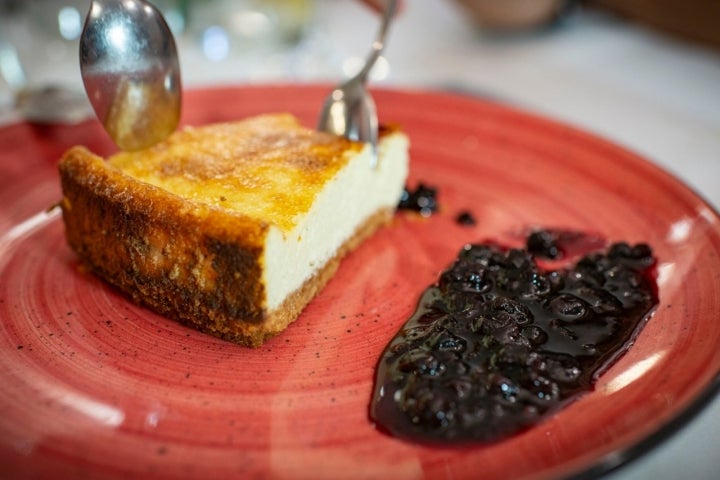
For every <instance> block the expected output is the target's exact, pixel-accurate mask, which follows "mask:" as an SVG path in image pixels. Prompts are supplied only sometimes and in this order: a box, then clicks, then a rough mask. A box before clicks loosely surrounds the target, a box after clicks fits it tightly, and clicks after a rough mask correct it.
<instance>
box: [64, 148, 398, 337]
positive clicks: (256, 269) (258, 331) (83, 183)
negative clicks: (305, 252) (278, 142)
mask: <svg viewBox="0 0 720 480" xmlns="http://www.w3.org/2000/svg"><path fill="white" fill-rule="evenodd" d="M59 170H60V178H61V184H62V190H63V199H62V201H61V204H60V205H61V208H62V212H63V219H64V222H65V227H66V237H67V241H68V244H69V245H70V246H71V248H72V249H73V250H74V251H75V252H76V253H77V254H78V256H79V257H80V259H81V260H82V261H83V262H84V263H86V264H87V265H88V266H89V267H90V268H91V269H92V270H93V271H94V272H96V273H97V274H98V275H100V276H101V277H103V278H104V279H105V280H107V281H108V282H109V283H111V284H113V285H115V286H117V287H118V288H120V289H121V290H123V291H125V292H126V293H128V294H130V295H131V296H132V298H133V299H134V300H135V301H137V302H138V303H143V304H145V305H148V306H149V307H151V308H152V309H154V310H156V311H157V312H159V313H161V314H163V315H165V316H167V317H169V318H172V319H175V320H177V321H180V322H181V323H184V324H187V325H189V326H192V327H194V328H196V329H199V330H201V331H204V332H207V333H210V334H212V335H215V336H218V337H221V338H225V339H228V340H231V341H234V342H237V343H240V344H244V345H248V346H254V347H257V346H259V345H261V344H262V343H263V342H264V341H265V339H267V338H268V337H270V336H273V335H275V334H277V333H279V332H281V331H282V330H284V329H285V328H286V327H287V326H288V325H289V324H290V323H291V322H292V321H294V320H295V319H296V318H297V316H298V315H299V314H300V312H301V311H302V310H303V309H304V307H305V306H306V305H307V303H309V302H310V300H312V298H313V297H314V296H315V295H316V294H317V293H318V292H319V291H320V290H321V289H322V288H323V287H324V286H325V284H326V283H327V282H328V281H329V280H330V278H332V276H333V274H334V273H335V271H336V270H337V268H338V265H339V263H340V260H341V259H342V257H343V256H344V255H345V254H347V252H349V251H350V250H352V249H353V248H355V247H356V246H357V245H359V244H360V243H361V242H362V241H363V240H364V239H365V238H367V237H368V236H369V235H371V234H372V233H373V232H374V231H375V230H376V229H377V228H378V227H379V226H381V225H382V224H383V223H386V222H387V221H389V220H390V218H391V216H392V210H391V209H387V210H383V211H379V212H377V213H376V214H375V215H374V216H372V217H370V218H369V219H368V220H367V221H366V222H365V223H364V224H363V225H361V226H360V227H359V228H358V230H357V231H356V232H355V234H354V235H353V236H352V237H351V238H350V239H349V240H348V241H347V242H346V243H345V244H344V245H343V246H342V247H341V248H340V249H339V250H338V252H337V253H336V255H335V257H334V258H333V259H331V260H330V261H329V262H327V264H326V265H325V266H324V267H322V268H321V269H320V270H318V271H317V272H316V273H315V274H314V276H313V277H312V278H310V279H309V280H308V281H306V282H305V283H304V284H303V285H302V286H301V287H300V288H299V289H298V290H296V291H295V292H293V293H292V294H290V295H289V296H288V297H287V298H286V299H285V301H284V302H283V303H282V305H280V307H278V308H276V309H275V310H273V311H268V310H267V308H266V306H265V304H264V299H265V292H264V286H263V282H262V274H263V272H262V264H263V249H264V245H265V238H266V235H267V233H268V228H269V227H268V225H267V224H265V223H263V222H259V221H258V220H257V219H254V218H250V217H247V216H244V215H243V214H240V213H237V212H233V211H232V210H227V209H223V208H219V207H217V206H214V205H211V204H206V203H202V202H194V201H191V200H188V199H185V198H183V197H182V196H179V195H175V194H172V193H170V192H168V191H167V190H165V189H164V188H160V187H156V186H153V185H150V184H148V183H146V182H142V181H138V180H137V179H136V178H134V177H133V176H131V175H127V174H126V173H124V172H122V171H121V170H120V169H118V168H117V167H116V166H114V165H113V164H112V162H107V161H105V160H104V159H102V158H100V157H98V156H96V155H94V154H92V153H91V152H89V151H88V150H87V149H85V148H83V147H74V148H72V149H70V150H69V151H68V152H66V154H65V155H64V156H63V158H62V159H61V161H60V164H59Z"/></svg>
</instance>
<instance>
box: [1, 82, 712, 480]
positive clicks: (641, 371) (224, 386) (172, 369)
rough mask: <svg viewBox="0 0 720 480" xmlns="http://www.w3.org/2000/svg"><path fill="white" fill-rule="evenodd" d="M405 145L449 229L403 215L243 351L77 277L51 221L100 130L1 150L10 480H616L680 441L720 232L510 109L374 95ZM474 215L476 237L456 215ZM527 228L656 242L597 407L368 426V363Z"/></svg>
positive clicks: (28, 130)
mask: <svg viewBox="0 0 720 480" xmlns="http://www.w3.org/2000/svg"><path fill="white" fill-rule="evenodd" d="M327 91H328V88H326V87H317V86H307V87H298V86H293V87H248V88H228V89H213V90H205V91H195V92H190V93H188V94H187V96H186V99H185V117H184V121H185V122H186V123H189V124H202V123H206V122H212V121H221V120H230V119H237V118H240V117H244V116H247V115H253V114H258V113H263V112H270V111H290V112H293V113H295V114H296V115H298V116H299V117H300V118H301V119H302V120H303V121H304V122H306V123H307V124H308V125H313V124H314V122H315V118H316V116H317V113H318V106H319V105H320V104H321V100H322V98H323V96H324V95H325V94H326V92H327ZM375 96H376V101H377V103H378V105H379V108H380V113H381V117H382V120H384V121H387V122H398V123H400V124H401V125H402V126H403V127H404V129H405V130H406V131H407V133H408V134H409V136H410V138H411V141H412V148H411V156H412V168H411V171H412V174H411V180H410V183H411V184H414V183H416V182H418V181H424V182H426V183H430V184H432V185H436V186H437V187H439V192H440V196H439V201H440V203H441V205H442V211H441V212H440V213H439V214H438V215H436V216H433V217H431V218H429V219H425V220H422V219H419V218H417V217H414V216H412V215H405V214H398V215H397V217H396V219H395V221H394V223H393V224H392V225H391V226H389V227H388V228H385V229H384V230H382V231H381V232H379V233H378V234H377V235H375V236H374V237H373V238H372V239H370V240H369V241H368V242H367V243H365V244H364V245H363V246H362V247H361V248H360V249H358V250H357V251H356V252H354V253H353V254H351V255H350V256H349V257H348V258H347V259H346V260H345V261H344V263H343V264H342V266H341V268H340V270H339V272H338V274H337V275H336V276H335V278H334V279H333V280H332V281H331V282H330V284H329V285H328V286H327V288H326V289H325V290H324V291H323V292H322V293H321V294H320V296H319V297H317V299H315V300H314V301H313V302H312V303H311V304H310V305H309V307H308V308H307V309H306V311H305V312H304V313H303V314H302V315H301V316H300V318H299V319H298V320H297V321H296V322H295V323H294V324H293V325H291V327H290V328H289V329H288V330H287V331H286V332H284V333H283V334H282V335H280V336H278V337H277V338H275V339H273V340H271V341H269V342H268V343H267V344H266V345H265V346H264V347H262V348H260V349H257V350H249V349H247V348H243V347H239V346H237V345H234V344H230V343H227V342H224V341H221V340H218V339H215V338H213V337H209V336H206V335H203V334H200V333H198V332H195V331H193V330H189V329H187V328H185V327H182V326H180V325H178V324H176V323H174V322H172V321H169V320H167V319H165V318H163V317H160V316H158V315H155V314H153V313H151V312H149V311H147V310H146V309H144V308H142V307H139V306H137V305H134V304H133V303H132V302H130V301H129V300H128V299H127V298H126V297H124V296H123V295H121V294H120V293H118V292H117V291H115V290H113V289H112V288H109V287H108V286H106V285H105V284H104V283H103V282H101V281H99V280H98V279H97V278H95V277H94V276H93V275H91V274H88V273H86V272H85V271H83V270H82V269H81V268H79V266H78V262H77V260H76V258H75V256H74V254H73V253H72V252H71V251H70V250H69V249H68V247H67V246H66V244H65V241H64V238H63V225H62V222H61V219H60V217H59V215H58V214H57V213H56V212H55V211H51V212H48V211H47V209H48V207H51V206H52V205H53V204H54V203H55V202H57V201H58V199H59V198H60V190H59V186H58V177H57V174H56V169H55V164H56V160H57V158H58V156H59V155H60V153H61V152H62V151H63V150H64V149H65V148H67V147H68V146H70V145H71V144H75V143H81V144H86V145H88V146H90V147H91V148H92V149H94V150H96V151H98V152H100V153H107V152H109V151H110V150H111V146H110V144H109V143H108V141H107V140H106V137H105V135H104V133H103V132H102V131H101V130H100V128H99V127H98V125H97V124H95V123H86V124H82V125H79V126H77V127H38V126H30V125H27V124H19V125H13V126H10V127H7V128H4V129H2V130H0V145H2V148H1V149H0V318H2V327H1V330H0V385H2V387H1V388H0V412H2V414H1V415H0V465H2V466H3V469H4V474H5V475H10V476H12V477H20V478H22V477H26V478H27V477H33V478H78V477H80V476H86V477H91V478H101V477H102V478H194V477H198V478H231V477H236V478H256V477H273V478H314V479H322V478H328V479H334V478H394V479H409V478H423V477H426V478H442V477H445V478H453V479H458V478H478V477H482V478H487V479H492V478H544V477H552V478H557V477H560V476H568V475H574V474H578V473H582V472H588V471H590V472H596V471H601V470H602V469H604V468H609V467H612V466H614V465H616V464H617V462H619V461H622V460H624V459H625V458H627V457H628V456H631V455H634V454H635V453H636V452H638V451H639V450H642V449H643V448H645V447H646V446H647V445H650V444H652V443H653V442H654V441H655V440H656V439H657V438H659V437H660V436H662V435H663V434H665V433H667V432H668V431H669V430H671V427H672V426H673V425H675V424H677V422H678V419H681V418H683V417H684V416H685V415H686V414H687V412H689V411H692V410H693V409H696V408H697V406H698V405H699V404H701V403H702V401H703V399H706V398H707V397H708V396H709V394H710V393H711V392H712V390H713V389H714V387H715V385H716V383H717V380H718V372H720V349H718V345H720V313H718V312H720V274H718V272H720V220H719V217H718V215H717V213H716V212H714V211H713V210H712V208H710V207H709V206H708V205H707V204H706V203H704V202H703V201H702V200H701V199H700V198H698V197H697V196H696V195H695V194H694V193H693V192H692V191H690V190H689V189H688V188H686V187H685V186H683V185H682V184H681V183H679V182H678V181H677V180H676V179H674V178H673V177H671V176H670V175H668V174H667V173H665V172H664V171H662V170H660V169H658V168H657V167H655V166H653V165H652V164H650V163H648V162H646V161H644V160H643V159H641V158H638V157H637V156H636V155H634V154H632V153H629V152H628V151H626V150H623V149H622V148H619V147H617V146H615V145H613V144H611V143H608V142H606V141H603V140H601V139H598V138H596V137H594V136H591V135H588V134H586V133H583V132H580V131H578V130H575V129H573V128H569V127H567V126H564V125H560V124H557V123H554V122H551V121H547V120H544V119H541V118H537V117H534V116H530V115H527V114H524V113H520V112H518V111H515V110H512V109H509V108H507V107H505V106H502V105H497V104H493V103H486V102H484V101H480V100H472V99H469V98H467V97H459V96H453V95H446V94H439V93H420V92H397V91H378V92H376V94H375ZM461 210H470V211H471V212H473V214H474V216H475V217H476V219H477V220H478V222H477V225H476V226H474V227H464V226H460V225H458V224H457V223H456V222H455V216H456V214H457V213H458V212H460V211H461ZM528 226H553V227H563V228H572V229H579V230H589V231H593V232H599V233H601V234H602V235H604V236H605V237H607V238H608V239H609V240H621V239H622V240H628V241H630V242H639V241H644V242H648V243H650V244H651V245H652V247H653V248H654V250H655V252H656V254H657V256H658V257H659V270H658V273H659V279H658V281H659V294H660V301H661V303H660V306H659V308H658V309H657V312H656V314H655V316H654V317H653V318H652V319H651V320H650V322H649V323H648V324H647V326H646V327H645V329H644V330H643V331H642V333H641V334H640V336H639V338H638V339H637V342H636V344H635V345H634V346H633V347H632V348H631V349H630V351H629V352H628V353H627V354H626V355H625V356H624V357H622V358H621V360H620V361H619V362H618V363H616V364H615V365H614V367H613V368H612V369H611V370H610V371H608V372H607V373H606V374H605V375H604V376H602V378H601V379H600V381H599V382H598V383H597V385H596V389H595V391H593V392H592V393H589V394H587V395H586V396H584V397H583V398H582V399H580V400H579V401H577V402H575V403H573V404H572V405H570V406H569V407H567V408H566V409H564V410H563V411H561V412H560V413H558V414H556V415H555V416H553V417H551V418H549V419H548V420H547V421H546V422H544V423H542V424H540V425H538V426H537V427H536V428H533V429H531V430H529V431H527V432H526V433H524V434H521V435H518V436H516V437H514V438H511V439H509V440H507V441H503V442H500V443H497V444H493V445H487V446H477V447H472V448H429V447H421V446H417V445H413V444H410V443H405V442H403V441H399V440H396V439H393V438H390V437H388V436H386V435H384V434H382V433H381V432H379V431H378V430H376V429H375V428H374V427H373V425H372V424H371V423H370V421H369V420H368V404H369V401H370V395H371V390H372V385H373V376H374V368H375V364H376V361H377V359H378V357H379V355H380V353H381V351H382V349H383V348H384V346H385V345H386V343H387V342H388V341H389V340H390V338H391V337H392V336H393V335H394V334H395V333H396V331H397V330H398V328H399V327H400V325H401V324H402V323H403V322H404V321H405V319H406V317H407V316H408V314H409V313H410V312H411V311H412V310H413V308H414V306H415V302H416V299H417V298H418V295H419V294H420V292H421V291H422V290H423V289H424V288H425V287H426V286H427V285H428V284H430V283H432V282H433V281H434V279H435V278H436V276H437V274H438V273H439V271H440V270H441V269H442V268H444V267H445V266H447V265H448V263H449V262H450V260H451V259H452V258H454V256H455V254H456V252H457V251H458V249H459V248H460V247H461V246H462V245H463V244H464V243H466V242H469V241H478V240H485V239H489V238H492V239H498V240H503V239H514V238H516V235H517V233H518V232H521V231H523V230H524V229H525V228H527V227H528Z"/></svg>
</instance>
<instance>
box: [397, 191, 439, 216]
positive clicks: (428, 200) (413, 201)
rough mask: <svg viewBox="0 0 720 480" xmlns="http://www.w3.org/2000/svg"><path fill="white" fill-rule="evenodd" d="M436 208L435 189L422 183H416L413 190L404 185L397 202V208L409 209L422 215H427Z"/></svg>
mask: <svg viewBox="0 0 720 480" xmlns="http://www.w3.org/2000/svg"><path fill="white" fill-rule="evenodd" d="M437 209H438V203H437V189H436V188H434V187H430V186H428V185H425V184H424V183H420V184H418V186H417V187H416V188H415V189H414V190H411V189H408V188H407V187H406V188H405V190H403V193H402V196H401V197H400V203H399V204H398V210H411V211H414V212H418V213H419V214H420V215H422V216H423V217H429V216H430V215H432V214H433V213H435V212H436V211H437Z"/></svg>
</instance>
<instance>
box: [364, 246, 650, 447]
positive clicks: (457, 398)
mask: <svg viewBox="0 0 720 480" xmlns="http://www.w3.org/2000/svg"><path fill="white" fill-rule="evenodd" d="M535 233H537V232H535ZM535 237H537V235H535ZM535 237H533V236H532V235H531V237H530V238H529V240H530V243H531V244H532V242H533V241H535V240H537V238H535ZM532 238H535V240H532ZM543 238H544V240H547V238H548V237H547V236H544V237H543ZM557 248H559V247H557V246H555V247H553V245H545V246H544V247H543V248H542V249H539V250H538V251H537V252H536V253H535V255H536V256H537V257H536V256H534V255H533V254H531V253H530V252H529V250H532V248H525V249H513V248H504V247H500V246H498V245H495V244H476V245H468V246H466V247H464V248H463V249H462V250H461V251H460V253H459V255H458V258H457V259H456V260H455V262H454V263H453V265H452V266H451V267H450V268H449V269H447V270H446V271H444V272H443V273H442V274H441V275H440V278H439V280H438V281H437V283H435V284H434V285H432V286H431V287H429V288H428V289H427V290H426V291H425V292H424V294H423V295H422V298H421V299H420V302H419V304H418V308H417V310H416V311H415V313H414V314H413V315H412V316H411V317H410V319H409V320H408V322H407V323H406V324H405V325H404V326H403V328H402V330H401V331H400V332H399V333H398V335H397V336H396V337H395V338H394V339H393V340H392V341H391V342H390V344H389V345H388V347H387V348H386V350H385V352H384V353H383V355H382V358H381V359H380V362H379V366H378V371H377V377H376V381H375V392H374V398H373V400H372V404H371V408H370V415H371V417H372V420H373V421H374V422H375V423H376V424H377V425H378V426H379V427H380V428H381V429H382V430H384V431H386V432H387V433H389V434H391V435H393V436H396V437H400V438H404V439H408V440H411V441H416V442H421V443H444V444H448V443H454V444H463V443H469V442H490V441H495V440H499V439H502V438H504V437H507V436H509V435H512V434H515V433H518V432H520V431H522V430H524V429H527V428H528V427H530V426H532V425H535V424H537V423H538V422H539V421H541V420H542V419H543V418H544V417H545V416H547V415H548V414H550V413H552V412H554V411H556V410H557V409H558V408H560V407H561V406H562V405H564V404H566V403H568V402H569V401H571V400H573V399H574V398H576V397H577V396H578V395H579V394H581V393H583V392H586V391H589V390H591V389H592V386H593V384H594V382H595V380H596V378H597V377H598V376H599V375H600V374H601V373H602V372H603V371H605V370H606V369H607V368H608V367H609V366H610V365H611V364H612V362H613V361H615V360H616V359H617V358H618V357H619V356H620V355H622V354H623V353H624V352H625V351H627V349H628V348H629V346H630V344H631V343H632V341H633V339H634V337H635V335H636V334H637V333H638V332H639V330H640V329H641V328H642V326H643V325H644V323H645V321H646V320H647V319H648V318H649V316H650V314H651V312H652V311H653V310H654V308H655V306H656V305H657V301H658V300H657V289H656V285H655V281H654V265H655V259H654V257H653V254H652V251H651V249H650V248H649V247H648V246H647V245H644V244H638V245H635V246H630V245H628V244H626V243H616V244H614V245H612V246H610V247H609V248H607V249H605V250H603V251H600V252H595V253H586V254H585V256H583V257H582V258H580V259H579V260H578V261H577V263H576V264H574V265H572V266H568V267H566V268H565V269H562V270H544V269H543V268H541V267H540V266H538V263H537V262H536V259H538V258H540V257H543V256H544V255H545V254H546V253H549V256H551V257H553V256H556V252H557Z"/></svg>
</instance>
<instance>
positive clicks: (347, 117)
mask: <svg viewBox="0 0 720 480" xmlns="http://www.w3.org/2000/svg"><path fill="white" fill-rule="evenodd" d="M396 8H397V0H390V1H388V2H387V5H386V7H385V13H384V14H383V19H382V23H381V25H380V30H379V32H378V34H377V37H376V38H375V41H374V42H373V44H372V49H371V50H370V54H369V55H368V57H367V59H366V60H365V65H364V66H363V68H362V69H361V70H360V71H359V72H358V73H357V74H356V75H355V76H353V77H352V78H350V79H349V80H347V81H346V82H344V83H342V84H340V85H339V86H337V87H336V88H334V89H333V90H332V91H331V92H330V94H329V95H328V97H327V98H326V99H325V102H324V104H323V107H322V110H321V111H320V120H319V122H318V130H320V131H322V132H328V133H332V134H335V135H339V136H342V137H346V138H349V139H350V140H355V141H360V142H365V143H369V144H370V145H371V146H372V149H373V160H372V166H373V167H375V166H376V164H377V142H378V116H377V110H376V107H375V101H374V100H373V98H372V95H371V94H370V92H369V91H368V90H367V86H366V85H367V80H368V76H369V75H370V71H371V70H372V67H373V66H374V65H375V62H376V61H377V59H378V58H379V57H380V55H381V54H382V52H383V50H384V49H385V38H386V36H387V32H388V30H389V28H390V22H391V20H392V18H393V17H394V15H395V11H396Z"/></svg>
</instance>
